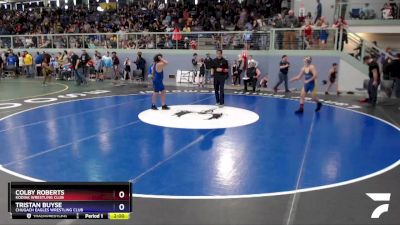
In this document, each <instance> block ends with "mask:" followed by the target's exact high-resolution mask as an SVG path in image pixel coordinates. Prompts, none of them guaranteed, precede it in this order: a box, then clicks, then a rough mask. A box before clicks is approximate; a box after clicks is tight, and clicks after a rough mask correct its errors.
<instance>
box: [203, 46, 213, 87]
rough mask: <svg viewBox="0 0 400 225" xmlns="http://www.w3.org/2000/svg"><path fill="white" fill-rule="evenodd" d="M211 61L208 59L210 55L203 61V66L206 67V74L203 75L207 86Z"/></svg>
mask: <svg viewBox="0 0 400 225" xmlns="http://www.w3.org/2000/svg"><path fill="white" fill-rule="evenodd" d="M212 63H213V59H212V58H211V57H210V53H207V54H206V58H205V59H204V64H205V66H206V74H205V82H204V83H205V84H207V83H208V82H209V80H210V75H211V69H212Z"/></svg>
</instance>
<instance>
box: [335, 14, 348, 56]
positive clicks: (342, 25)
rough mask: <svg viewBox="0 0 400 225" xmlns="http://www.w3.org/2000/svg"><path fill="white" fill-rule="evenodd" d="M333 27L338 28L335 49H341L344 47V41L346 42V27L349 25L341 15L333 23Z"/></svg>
mask: <svg viewBox="0 0 400 225" xmlns="http://www.w3.org/2000/svg"><path fill="white" fill-rule="evenodd" d="M332 27H333V28H337V29H338V35H339V36H338V37H337V38H336V40H337V42H336V45H337V47H336V50H339V48H340V51H343V48H344V43H346V44H347V43H348V38H347V30H346V29H347V28H348V27H349V25H348V23H347V21H346V20H345V19H344V18H343V17H339V19H338V20H337V21H336V22H335V23H334V24H333V26H332ZM340 34H341V35H342V42H340Z"/></svg>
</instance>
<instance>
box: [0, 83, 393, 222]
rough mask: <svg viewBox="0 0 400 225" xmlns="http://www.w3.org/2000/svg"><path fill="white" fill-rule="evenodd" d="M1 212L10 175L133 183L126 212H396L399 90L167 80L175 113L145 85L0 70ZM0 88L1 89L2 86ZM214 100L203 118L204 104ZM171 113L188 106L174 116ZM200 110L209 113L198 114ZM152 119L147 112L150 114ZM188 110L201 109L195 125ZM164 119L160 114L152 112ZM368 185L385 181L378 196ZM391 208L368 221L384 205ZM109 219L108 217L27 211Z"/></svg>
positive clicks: (269, 216) (162, 216) (288, 217)
mask: <svg viewBox="0 0 400 225" xmlns="http://www.w3.org/2000/svg"><path fill="white" fill-rule="evenodd" d="M0 90H1V93H2V94H1V95H0V118H1V119H0V133H1V135H0V141H1V143H2V147H1V148H0V155H1V157H0V165H1V167H0V169H1V170H0V186H1V187H4V188H2V189H1V190H0V224H19V223H21V221H16V220H11V219H10V218H9V214H8V213H7V208H6V207H7V197H6V196H7V188H5V187H6V185H7V183H8V182H10V181H21V180H25V181H26V180H31V181H128V180H129V181H131V182H132V183H133V196H134V197H133V213H132V218H131V219H130V220H129V221H120V222H118V224H119V223H121V224H399V221H400V197H399V194H400V191H399V190H400V188H399V187H400V179H399V178H400V167H399V164H400V151H399V149H400V148H399V146H400V125H399V124H400V115H399V112H400V111H399V105H400V104H399V100H396V99H385V98H382V99H380V102H379V104H378V105H377V106H376V107H375V108H371V107H367V106H366V105H363V104H362V103H359V101H358V100H359V99H360V98H362V97H361V96H354V95H341V96H339V97H338V96H333V95H329V96H326V95H321V96H320V97H321V99H323V101H324V102H325V104H324V107H323V108H322V110H321V112H319V113H315V112H314V107H315V105H314V104H313V103H311V102H310V103H307V104H306V105H305V113H304V115H301V116H299V115H295V114H294V113H293V112H294V111H295V110H296V109H297V107H298V99H297V97H298V93H297V92H294V93H291V94H287V95H284V94H276V95H274V94H272V93H271V92H270V91H267V90H261V91H260V92H257V93H255V94H253V93H242V92H241V91H239V90H237V89H236V88H233V87H231V86H227V90H226V100H225V105H226V106H225V107H224V108H218V107H216V106H214V103H215V102H214V94H213V93H212V91H211V89H207V88H205V89H199V88H198V87H190V86H168V87H167V90H169V93H168V95H167V103H168V104H169V105H171V108H172V109H171V111H164V112H163V111H161V110H160V111H158V112H152V111H148V108H149V105H150V99H151V91H150V90H151V87H148V86H147V85H145V84H131V83H129V84H127V85H123V86H117V87H115V86H113V85H112V84H111V83H110V82H108V81H106V82H90V83H89V85H88V86H80V87H77V86H75V85H74V84H73V82H72V81H69V82H67V81H66V82H61V81H60V82H59V81H56V82H54V83H52V84H51V85H49V86H48V87H41V85H40V81H38V80H27V79H18V80H14V79H10V80H9V79H6V80H1V81H0ZM3 93H4V94H3ZM210 110H211V112H212V113H211V114H209V115H211V116H215V115H222V117H221V118H219V117H218V118H217V119H210V118H209V117H207V115H208V114H207V113H206V114H207V115H204V114H205V113H203V112H206V111H207V112H208V111H210ZM178 112H180V113H181V112H185V113H187V112H189V113H187V115H183V116H177V113H178ZM205 116H206V117H205ZM154 118H156V119H154ZM196 120H198V121H200V122H199V123H196ZM161 122H162V124H159V123H161ZM366 193H391V199H390V201H389V202H374V201H373V200H372V199H371V198H369V197H368V196H367V195H366ZM384 203H387V204H389V210H388V212H386V213H384V214H382V215H381V216H380V218H376V219H372V218H371V214H372V212H373V211H374V210H375V208H377V207H378V206H379V205H382V204H384ZM25 222H29V224H54V223H58V224H109V223H110V222H109V221H79V220H64V221H48V220H44V221H33V220H32V221H24V223H25Z"/></svg>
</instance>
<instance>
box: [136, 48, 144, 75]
mask: <svg viewBox="0 0 400 225" xmlns="http://www.w3.org/2000/svg"><path fill="white" fill-rule="evenodd" d="M135 64H136V69H137V70H140V71H142V80H143V81H144V75H145V72H146V60H145V59H144V58H143V57H142V52H138V53H137V58H136V60H135Z"/></svg>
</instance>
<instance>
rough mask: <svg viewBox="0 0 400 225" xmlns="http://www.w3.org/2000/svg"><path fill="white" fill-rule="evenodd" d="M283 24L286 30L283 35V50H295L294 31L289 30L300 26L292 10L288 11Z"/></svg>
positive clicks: (295, 38) (295, 39)
mask: <svg viewBox="0 0 400 225" xmlns="http://www.w3.org/2000/svg"><path fill="white" fill-rule="evenodd" d="M283 24H284V27H285V28H288V30H286V31H284V33H283V42H284V49H297V37H296V31H294V30H289V29H293V28H297V27H299V25H300V24H299V21H298V19H297V17H295V16H294V11H293V10H289V14H288V15H287V16H286V17H285V19H284V20H283Z"/></svg>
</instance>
